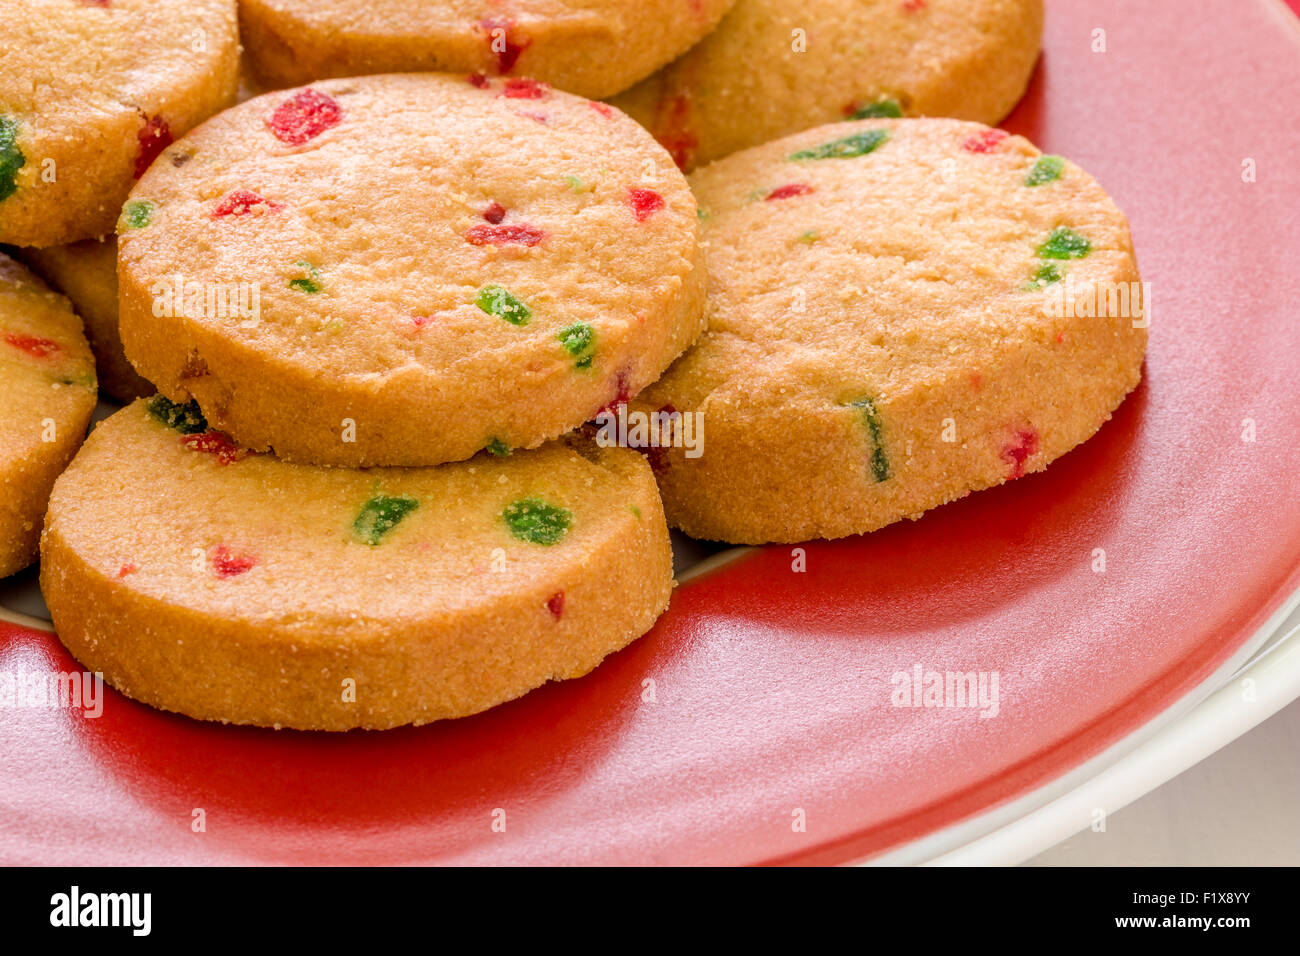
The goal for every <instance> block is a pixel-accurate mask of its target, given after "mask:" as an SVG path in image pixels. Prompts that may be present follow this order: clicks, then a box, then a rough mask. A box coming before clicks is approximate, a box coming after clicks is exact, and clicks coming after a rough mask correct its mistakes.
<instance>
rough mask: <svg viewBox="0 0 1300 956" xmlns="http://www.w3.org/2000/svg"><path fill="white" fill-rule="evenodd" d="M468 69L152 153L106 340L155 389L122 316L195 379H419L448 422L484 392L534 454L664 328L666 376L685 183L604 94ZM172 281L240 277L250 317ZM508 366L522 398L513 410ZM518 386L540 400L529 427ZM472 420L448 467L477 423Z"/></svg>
mask: <svg viewBox="0 0 1300 956" xmlns="http://www.w3.org/2000/svg"><path fill="white" fill-rule="evenodd" d="M476 80H477V81H476V82H470V81H469V80H467V79H466V78H465V77H463V76H461V77H453V76H449V75H432V74H425V75H400V76H380V77H366V78H361V79H351V80H327V81H323V82H321V83H319V84H317V85H315V86H312V87H308V88H303V89H299V90H290V91H284V92H277V93H271V94H267V95H265V96H262V97H257V98H255V99H253V100H250V101H248V102H246V103H243V104H241V105H240V106H238V107H235V108H233V109H231V110H228V111H226V112H225V113H223V114H221V115H220V116H217V117H215V118H214V119H212V120H211V121H209V122H207V123H205V124H204V125H203V126H202V127H201V128H200V129H198V130H196V131H194V132H193V133H192V134H191V135H189V136H187V137H185V138H184V140H182V141H180V142H178V143H177V144H176V145H175V146H173V147H172V148H171V149H169V150H168V152H167V154H166V156H165V158H164V159H163V160H162V161H160V162H159V163H157V164H156V165H155V166H154V167H153V168H152V169H151V170H150V171H149V173H148V174H147V175H146V176H145V177H144V179H142V180H141V182H140V183H139V185H138V186H137V187H136V189H135V190H134V191H133V193H132V198H131V201H130V202H128V204H127V206H126V207H125V213H124V215H123V218H122V221H121V224H120V225H119V278H120V280H121V286H122V293H121V295H122V298H121V302H122V306H123V309H122V315H121V321H122V324H123V339H124V341H125V343H126V345H127V354H128V356H129V357H130V358H132V360H133V361H135V362H136V364H137V367H139V368H140V371H141V372H142V373H143V374H145V375H146V377H148V378H150V379H151V380H153V381H155V383H156V384H158V386H159V388H160V389H162V390H163V391H164V392H168V390H169V387H171V386H172V385H175V384H177V383H175V382H169V381H168V379H169V374H168V373H167V371H166V370H163V369H157V368H151V367H150V363H149V356H148V354H147V353H148V349H142V350H140V351H141V352H142V353H145V354H132V344H131V337H130V335H129V334H128V331H129V330H128V324H129V323H133V322H134V323H136V324H138V325H139V324H143V325H144V326H147V328H146V329H145V330H144V331H143V332H142V333H141V334H146V333H147V334H148V335H153V336H156V337H157V338H159V339H160V340H161V339H163V338H166V337H167V336H168V335H171V334H172V332H171V330H172V329H173V328H176V327H180V328H182V329H183V336H182V337H185V338H188V339H191V340H192V341H191V343H190V346H191V348H192V349H193V350H194V351H196V352H197V354H198V355H199V357H200V358H202V359H203V360H204V361H205V362H206V364H207V367H208V368H209V370H210V371H211V374H212V375H213V376H214V377H216V378H218V379H220V378H222V377H223V376H235V377H238V376H239V375H241V374H242V373H244V372H248V373H249V374H250V375H252V376H254V377H259V376H263V375H265V374H273V373H279V374H284V375H296V376H300V377H303V378H307V379H316V380H322V381H323V380H324V378H325V377H328V380H329V383H330V385H331V388H332V389H333V390H334V392H335V393H337V394H340V395H343V396H349V395H355V396H356V397H357V400H358V402H361V403H364V402H365V401H366V399H367V397H368V396H373V395H374V394H376V393H377V392H382V391H383V390H384V389H385V388H391V389H397V388H398V387H399V386H400V387H401V388H402V389H405V390H406V391H407V393H408V394H413V392H412V389H416V390H418V389H424V390H425V391H426V393H430V394H432V393H436V395H437V397H439V398H441V399H445V400H447V401H451V402H453V403H454V404H455V406H456V407H458V408H460V409H465V410H466V412H465V414H467V415H468V414H472V410H473V409H474V408H476V407H479V406H483V405H484V404H485V403H489V402H490V403H494V404H496V405H498V406H500V408H501V414H500V415H498V417H497V420H496V425H499V426H501V427H502V428H505V427H507V426H509V425H510V424H511V423H512V422H513V423H514V424H516V425H519V427H518V428H516V429H515V434H513V435H511V436H505V437H506V438H508V439H509V443H510V444H514V445H519V444H523V445H528V446H535V445H536V444H538V443H540V441H542V440H544V439H546V438H550V437H553V436H555V435H558V434H560V433H561V432H563V431H565V430H567V429H568V428H571V427H574V426H576V425H577V424H579V423H581V422H582V421H583V420H585V419H586V418H589V417H590V416H591V414H593V413H594V412H595V411H596V410H597V409H599V408H600V407H601V406H602V405H604V404H606V403H607V402H608V401H610V400H611V399H612V398H613V397H614V395H615V394H616V393H617V392H618V391H619V385H618V380H619V378H620V376H621V375H622V376H624V377H626V368H625V366H626V365H627V364H628V363H629V362H632V361H641V358H640V357H641V356H642V355H645V354H648V353H650V352H656V351H658V350H662V349H663V348H664V347H665V343H667V342H669V341H670V340H672V341H674V342H676V344H675V346H674V347H673V349H672V350H671V353H670V354H669V355H668V356H667V357H666V359H665V360H664V361H663V362H662V366H666V365H667V361H668V360H670V359H671V357H673V356H674V355H675V354H676V353H677V352H680V351H681V349H682V348H684V347H685V344H687V342H688V341H689V340H691V339H693V338H694V335H695V334H696V332H698V322H699V315H698V309H696V310H695V311H694V312H692V310H691V309H689V308H686V307H685V306H684V300H683V296H684V291H683V290H684V288H685V287H686V286H687V285H688V284H691V283H698V282H700V279H699V277H698V276H697V275H694V273H696V271H697V270H696V268H695V260H696V258H697V257H698V255H699V249H698V244H697V221H696V209H695V201H694V199H693V197H692V196H691V193H690V190H689V188H688V187H687V184H686V181H685V179H684V178H683V177H682V176H681V174H680V173H679V172H678V171H677V170H676V168H675V167H674V166H673V164H672V162H671V161H670V160H669V158H668V157H667V156H666V155H665V154H664V153H663V151H662V149H661V148H660V147H659V146H658V145H657V144H656V143H655V142H654V141H653V140H652V139H651V138H650V137H649V136H648V134H646V133H645V132H644V131H643V130H642V129H641V128H640V127H638V126H637V125H636V124H635V123H633V122H632V121H631V120H629V119H628V118H627V117H625V116H623V115H621V114H619V113H618V112H617V111H614V110H612V109H610V108H609V107H606V106H604V105H602V104H596V103H592V102H590V101H586V100H583V99H579V98H577V97H574V96H570V95H568V94H565V93H561V92H558V91H555V90H552V89H550V88H548V87H546V86H545V85H543V84H538V83H534V82H532V81H523V80H513V79H510V80H486V79H482V78H476ZM192 282H197V283H199V284H200V285H199V286H198V288H200V289H204V288H211V287H213V286H214V285H215V286H221V285H225V286H231V285H232V284H236V285H237V284H240V283H242V284H243V285H242V286H241V288H247V289H249V290H250V291H251V290H254V289H255V290H256V291H257V292H258V301H259V302H260V306H259V311H258V313H257V314H256V315H255V316H252V317H251V319H250V318H249V317H246V315H245V314H240V313H238V312H235V313H234V314H229V313H225V312H224V310H218V309H205V308H203V307H202V303H201V302H200V304H199V305H197V306H195V307H194V308H189V307H188V306H186V307H182V308H177V306H178V305H179V302H180V300H179V299H171V298H169V295H170V293H171V292H172V291H173V288H172V287H173V286H175V287H176V288H183V287H185V286H186V284H188V283H192ZM201 298H202V296H200V299H201ZM244 301H246V302H251V301H252V300H251V298H246V299H245V300H244ZM181 311H184V312H185V313H186V314H184V315H183V316H182V315H178V314H177V313H178V312H181ZM214 312H222V313H224V314H212V313H214ZM249 315H251V313H249ZM688 326H689V328H688ZM683 336H684V337H685V341H679V340H681V339H682V338H683ZM217 352H221V353H222V354H223V355H228V357H229V361H228V363H227V364H228V365H229V366H230V369H229V370H227V371H222V370H221V369H220V368H218V366H219V365H220V363H221V361H222V359H221V358H220V357H219V356H217V355H216V354H215V353H217ZM208 353H212V354H208ZM662 366H661V367H660V368H659V369H651V370H649V371H648V372H647V374H646V376H643V380H642V381H640V382H639V383H638V387H639V386H640V385H644V384H645V383H646V382H647V381H649V380H651V379H652V378H653V377H654V376H655V375H657V374H658V371H661V370H662ZM151 372H153V373H155V374H151ZM510 380H514V381H516V382H517V383H519V382H531V383H532V384H533V385H534V386H535V387H536V389H543V390H544V394H543V393H542V392H539V391H537V390H536V389H535V390H534V391H532V392H517V393H516V398H515V399H514V401H515V402H518V404H517V405H516V404H512V399H511V397H510V395H509V394H508V393H505V394H503V393H502V388H501V385H502V383H503V382H504V381H510ZM520 387H521V388H522V387H523V386H522V385H520ZM173 391H174V389H173ZM195 394H197V395H198V397H199V400H200V403H201V404H203V405H204V410H205V412H206V413H207V414H208V415H209V417H212V418H214V420H216V421H217V422H218V423H219V424H220V425H221V427H223V428H226V429H227V430H229V431H231V432H232V433H234V434H235V437H236V438H238V439H240V440H241V441H244V442H246V443H248V444H251V445H254V446H255V447H261V446H260V445H259V444H258V438H259V437H260V436H257V435H249V434H248V431H249V429H248V428H242V429H241V426H240V422H239V417H238V416H239V409H238V408H236V409H235V411H234V412H233V413H232V416H231V417H223V410H222V409H221V408H219V407H217V406H219V405H221V404H222V402H219V401H216V400H208V399H207V397H206V396H205V395H204V394H203V393H202V391H201V386H198V387H196V391H195ZM521 396H523V397H521ZM173 397H183V396H177V395H173ZM535 399H545V400H544V401H542V402H541V404H543V405H546V406H547V414H551V413H552V412H553V414H551V420H548V421H547V422H545V423H541V424H539V425H538V427H537V429H536V430H534V431H532V432H530V429H529V426H528V424H527V422H526V419H527V415H528V412H529V408H528V407H525V406H528V405H533V404H534V400H535ZM237 403H238V394H236V396H235V404H236V405H237ZM358 409H359V411H361V412H362V413H364V411H365V408H364V406H363V405H362V406H358ZM264 413H265V414H269V415H270V416H271V417H274V416H275V411H274V410H271V411H270V412H264V410H259V414H264ZM282 414H283V415H285V416H287V417H292V415H293V411H292V409H285V410H283V411H282ZM358 421H360V416H359V417H358ZM521 422H522V423H523V424H520V423H521ZM381 424H383V425H391V424H392V423H391V422H383V423H381ZM331 427H332V426H331ZM448 427H451V425H450V424H449V425H448ZM481 430H482V431H483V432H484V433H482V434H475V435H473V436H471V438H472V441H470V443H469V444H468V446H467V447H463V448H457V449H455V452H456V453H455V454H449V455H448V457H452V458H454V457H461V458H463V457H468V455H470V454H472V453H473V452H474V450H476V449H477V448H481V447H483V446H484V445H485V444H487V442H488V440H489V439H490V438H491V437H492V435H493V434H495V433H496V432H495V431H494V430H493V426H492V425H490V424H484V425H483V429H481ZM290 444H291V443H290ZM275 447H276V450H277V451H282V452H284V451H288V452H290V453H292V450H293V449H292V448H291V447H282V446H281V445H275ZM308 460H317V459H315V458H309V459H308ZM437 460H448V458H436V457H435V458H434V459H433V460H432V461H428V462H427V463H435V462H436V461H437ZM330 463H335V462H330ZM353 463H362V464H384V463H389V462H388V461H365V462H353ZM397 463H401V464H417V463H419V464H423V463H426V462H425V461H423V460H421V461H401V462H397Z"/></svg>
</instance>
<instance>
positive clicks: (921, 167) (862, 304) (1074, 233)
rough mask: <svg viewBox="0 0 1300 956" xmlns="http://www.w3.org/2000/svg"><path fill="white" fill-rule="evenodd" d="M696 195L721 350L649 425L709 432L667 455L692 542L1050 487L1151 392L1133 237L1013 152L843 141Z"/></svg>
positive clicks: (1032, 158) (964, 131) (887, 124)
mask: <svg viewBox="0 0 1300 956" xmlns="http://www.w3.org/2000/svg"><path fill="white" fill-rule="evenodd" d="M692 185H693V187H694V188H695V191H696V195H697V196H698V197H699V201H700V205H701V209H702V211H703V212H704V214H705V215H706V217H707V218H706V229H705V240H706V242H707V243H708V246H709V266H710V291H709V328H708V330H707V331H706V332H705V334H704V335H703V336H702V337H701V339H700V342H699V344H698V345H696V346H695V348H693V349H692V350H691V351H690V352H688V353H687V354H686V355H685V356H683V357H682V358H681V359H680V360H679V361H677V362H676V363H675V364H674V365H673V367H672V368H671V369H669V371H668V373H667V374H666V375H665V376H664V377H663V378H662V379H661V380H660V381H658V382H657V383H655V384H654V385H653V386H651V387H650V388H649V389H647V390H646V391H645V392H644V393H642V395H641V396H639V397H638V399H637V401H636V402H635V403H633V405H632V410H633V411H640V412H642V413H643V414H647V415H648V414H651V413H664V414H666V415H667V416H669V419H668V420H669V421H671V416H673V415H674V413H680V414H682V415H685V414H686V413H691V414H692V415H694V416H698V420H693V421H692V425H693V426H694V428H695V432H696V434H697V439H698V438H699V436H702V442H701V443H700V444H699V447H698V449H697V451H696V453H695V457H691V456H689V455H687V453H686V450H685V449H684V448H683V447H680V445H681V444H682V443H680V442H675V441H674V442H668V441H661V442H660V444H661V445H663V446H669V445H672V444H675V445H678V446H679V447H656V448H654V449H652V450H653V452H654V453H655V455H654V461H655V464H656V465H657V467H658V470H659V475H658V477H659V482H660V488H661V489H662V491H663V494H664V500H665V509H666V511H667V513H668V518H669V522H670V523H671V524H673V525H675V526H676V527H678V528H681V529H682V530H683V531H685V532H686V533H687V534H690V535H692V536H694V537H698V538H705V539H716V540H721V541H730V542H737V543H746V544H753V543H759V542H769V541H770V542H793V541H801V540H805V539H809V538H835V537H839V536H842V535H849V534H856V533H859V532H865V531H871V530H873V529H875V528H879V527H881V526H882V525H886V524H889V523H890V522H892V521H897V520H898V519H900V518H903V517H918V516H919V515H920V513H921V512H923V511H925V510H927V509H929V508H933V507H936V506H937V505H941V504H943V503H944V502H947V501H952V500H954V499H956V498H960V497H962V496H963V495H965V494H966V493H968V492H970V491H974V490H976V489H980V488H987V487H989V486H992V485H997V484H1001V483H1002V482H1005V481H1008V480H1010V479H1013V478H1019V477H1020V476H1022V475H1025V474H1027V473H1029V472H1034V471H1040V470H1042V469H1043V468H1045V467H1046V466H1047V464H1048V463H1049V462H1051V461H1052V460H1054V459H1056V458H1058V457H1060V456H1061V455H1063V454H1065V453H1066V452H1067V451H1069V450H1070V449H1071V448H1073V447H1074V446H1076V445H1077V444H1079V443H1080V442H1082V441H1084V440H1085V439H1087V438H1088V437H1090V436H1091V435H1092V434H1093V433H1095V432H1096V431H1097V429H1098V428H1100V427H1101V425H1102V424H1103V423H1104V422H1105V421H1106V420H1107V419H1108V418H1109V417H1110V413H1111V412H1112V411H1113V410H1114V409H1115V408H1116V407H1117V406H1118V405H1119V404H1120V402H1121V401H1122V400H1123V398H1124V396H1125V395H1126V394H1127V393H1128V392H1129V391H1130V390H1132V389H1133V388H1134V387H1135V386H1136V385H1137V383H1138V379H1139V376H1140V370H1141V364H1142V356H1143V352H1144V350H1145V347H1146V339H1147V332H1146V328H1145V326H1146V324H1147V320H1146V309H1145V304H1146V296H1145V294H1144V288H1143V287H1142V285H1141V283H1140V279H1139V275H1138V269H1137V263H1136V261H1135V258H1134V252H1133V246H1132V242H1131V240H1130V238H1129V229H1128V222H1127V220H1126V219H1125V218H1124V215H1123V214H1122V213H1121V212H1120V211H1119V209H1117V208H1116V206H1115V204H1114V203H1113V202H1112V201H1111V200H1110V199H1109V198H1108V197H1107V195H1106V193H1105V192H1104V191H1103V190H1102V188H1101V186H1099V185H1098V184H1097V182H1096V181H1095V180H1093V179H1092V178H1091V177H1090V176H1089V175H1088V174H1087V173H1085V172H1084V171H1083V170H1082V169H1080V168H1079V167H1078V166H1076V165H1074V164H1073V163H1071V162H1070V161H1068V160H1065V159H1062V158H1061V157H1059V156H1045V155H1043V154H1041V153H1040V152H1039V151H1038V150H1037V149H1036V148H1034V146H1032V145H1031V144H1030V143H1029V142H1027V141H1026V140H1024V139H1022V138H1020V137H1017V136H1008V135H1007V134H1006V133H1004V132H1002V131H1001V130H994V129H989V128H987V127H985V126H980V125H978V124H975V123H965V122H959V121H956V120H934V119H910V120H909V119H899V120H862V121H858V122H853V123H834V124H830V125H827V126H822V127H819V128H817V129H814V130H808V131H805V132H803V133H799V134H796V135H794V136H792V137H787V138H786V139H783V140H779V141H777V142H775V143H770V144H767V145H765V146H759V147H755V148H754V149H749V150H745V151H743V152H740V153H737V154H735V155H733V156H730V157H728V158H727V159H725V160H721V161H719V162H717V163H714V164H712V165H710V166H708V167H706V168H705V169H702V170H700V171H698V172H696V173H695V174H694V175H693V176H692ZM1099 313H1104V314H1101V315H1099ZM677 421H678V422H679V423H681V427H684V423H685V421H686V420H685V419H681V418H679V419H677ZM670 431H671V427H670ZM669 437H670V438H671V437H674V436H672V435H670V436H669Z"/></svg>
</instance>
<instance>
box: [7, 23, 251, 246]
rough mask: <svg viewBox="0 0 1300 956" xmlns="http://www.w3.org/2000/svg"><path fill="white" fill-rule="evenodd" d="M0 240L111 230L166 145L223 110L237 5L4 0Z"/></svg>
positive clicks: (234, 58) (233, 67) (235, 51)
mask: <svg viewBox="0 0 1300 956" xmlns="http://www.w3.org/2000/svg"><path fill="white" fill-rule="evenodd" d="M0 48H2V49H3V50H4V66H3V68H0V242H8V243H13V244H14V245H22V246H52V245H59V244H61V243H66V242H72V241H75V240H78V239H85V238H89V237H92V236H102V235H105V234H107V233H110V232H112V231H113V225H114V223H116V221H117V216H118V212H119V211H120V209H121V207H122V201H123V200H124V199H126V196H127V193H128V192H130V191H131V186H132V185H133V184H134V182H135V181H136V180H137V179H139V178H140V176H141V174H143V173H144V171H145V170H146V169H148V168H149V165H150V163H151V162H152V161H153V160H154V158H155V157H156V156H157V155H158V154H159V153H161V152H162V151H163V150H164V149H166V148H167V146H168V145H169V144H170V143H171V142H172V140H173V138H175V137H178V136H180V135H181V134H182V133H184V132H186V131H187V130H189V129H190V128H191V127H193V126H195V125H197V124H198V123H199V122H201V121H202V120H204V119H206V118H207V117H208V116H211V115H212V114H213V113H215V112H217V110H220V109H222V108H224V107H226V106H228V105H229V104H230V103H231V102H233V100H234V97H235V85H236V78H237V72H238V64H239V36H238V28H237V18H236V14H235V0H0Z"/></svg>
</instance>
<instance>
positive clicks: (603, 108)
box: [587, 100, 614, 119]
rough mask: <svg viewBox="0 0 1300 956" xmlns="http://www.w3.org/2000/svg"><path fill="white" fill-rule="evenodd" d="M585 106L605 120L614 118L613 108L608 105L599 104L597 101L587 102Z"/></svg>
mask: <svg viewBox="0 0 1300 956" xmlns="http://www.w3.org/2000/svg"><path fill="white" fill-rule="evenodd" d="M587 105H588V106H590V107H591V108H592V109H593V110H595V111H596V112H597V113H599V114H600V115H601V116H603V117H605V119H613V118H614V107H612V106H610V105H609V104H608V103H601V102H599V101H597V100H587Z"/></svg>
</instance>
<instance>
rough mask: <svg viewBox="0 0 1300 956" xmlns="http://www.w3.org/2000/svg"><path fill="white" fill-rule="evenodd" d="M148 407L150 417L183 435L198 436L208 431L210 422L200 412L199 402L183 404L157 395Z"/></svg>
mask: <svg viewBox="0 0 1300 956" xmlns="http://www.w3.org/2000/svg"><path fill="white" fill-rule="evenodd" d="M146 407H147V408H148V409H149V414H150V415H152V416H153V417H154V418H156V419H158V421H160V422H162V423H163V424H164V425H166V426H167V427H168V428H174V429H176V430H177V431H178V432H180V433H181V434H182V435H197V434H199V433H200V432H205V431H207V430H208V420H207V419H206V418H204V417H203V412H202V411H200V410H199V403H198V402H195V401H188V402H185V403H184V404H182V403H180V402H173V401H171V400H170V399H167V398H164V397H163V396H161V395H155V396H154V397H153V398H151V399H149V402H148V404H147V405H146Z"/></svg>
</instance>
